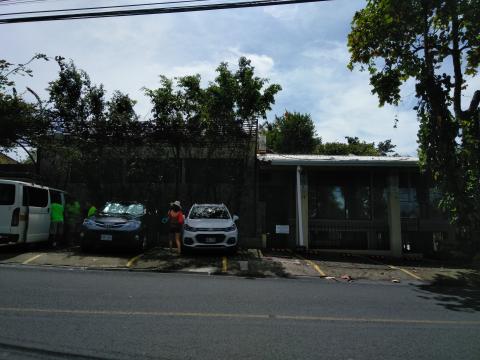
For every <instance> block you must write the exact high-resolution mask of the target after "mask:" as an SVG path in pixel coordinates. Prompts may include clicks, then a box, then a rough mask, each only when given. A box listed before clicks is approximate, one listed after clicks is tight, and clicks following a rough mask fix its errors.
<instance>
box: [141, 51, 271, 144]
mask: <svg viewBox="0 0 480 360" xmlns="http://www.w3.org/2000/svg"><path fill="white" fill-rule="evenodd" d="M200 82H201V78H200V75H190V76H184V77H180V78H176V79H174V80H172V79H168V78H167V77H165V76H160V87H159V88H157V89H145V94H146V95H147V96H148V97H149V98H150V100H151V102H152V105H153V108H152V129H151V130H152V132H151V134H152V136H153V137H154V138H155V139H159V140H165V141H168V142H169V143H170V144H171V145H172V146H174V147H175V146H178V145H179V144H182V145H188V144H189V143H199V142H216V143H217V144H221V143H231V142H232V141H236V140H239V139H243V138H250V137H251V136H252V135H254V134H255V133H256V128H257V122H258V119H259V118H264V119H265V118H266V113H267V111H268V110H270V109H271V106H272V104H274V103H275V99H274V97H275V94H276V93H277V92H278V91H280V90H281V87H280V85H277V84H272V85H268V86H267V83H268V80H267V79H262V78H259V77H257V76H255V74H254V67H253V66H252V65H251V63H250V60H247V59H246V58H244V57H242V58H240V59H239V61H238V69H237V71H236V72H233V71H231V70H230V69H229V67H228V64H227V63H222V64H220V66H219V67H218V68H217V77H216V78H215V80H214V81H213V82H212V83H210V84H209V85H208V86H207V87H206V88H202V87H201V85H200Z"/></svg>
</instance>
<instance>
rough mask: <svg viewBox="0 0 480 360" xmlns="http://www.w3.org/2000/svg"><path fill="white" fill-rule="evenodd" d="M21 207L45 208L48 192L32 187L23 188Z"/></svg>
mask: <svg viewBox="0 0 480 360" xmlns="http://www.w3.org/2000/svg"><path fill="white" fill-rule="evenodd" d="M23 205H24V206H34V207H46V206H47V205H48V190H47V189H40V188H36V187H32V186H24V187H23Z"/></svg>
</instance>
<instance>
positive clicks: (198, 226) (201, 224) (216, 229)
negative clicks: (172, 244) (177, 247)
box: [182, 204, 238, 251]
mask: <svg viewBox="0 0 480 360" xmlns="http://www.w3.org/2000/svg"><path fill="white" fill-rule="evenodd" d="M237 220H238V216H236V215H234V216H233V217H232V216H231V215H230V212H229V211H228V209H227V207H226V206H225V205H224V204H194V205H193V206H192V207H191V209H190V212H189V213H188V216H187V217H186V219H185V224H184V226H183V236H182V240H183V241H182V243H183V247H184V249H200V248H217V249H227V250H231V251H235V250H236V249H237V245H238V230H237V226H236V224H235V221H237Z"/></svg>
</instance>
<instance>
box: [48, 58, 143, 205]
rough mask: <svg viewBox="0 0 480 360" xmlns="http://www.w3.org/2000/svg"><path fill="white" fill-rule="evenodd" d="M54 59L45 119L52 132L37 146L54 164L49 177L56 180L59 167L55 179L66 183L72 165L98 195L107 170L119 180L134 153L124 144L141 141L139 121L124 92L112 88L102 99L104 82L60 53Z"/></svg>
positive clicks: (107, 173) (101, 191)
mask: <svg viewBox="0 0 480 360" xmlns="http://www.w3.org/2000/svg"><path fill="white" fill-rule="evenodd" d="M55 60H56V61H57V63H58V66H59V68H60V70H59V73H58V77H57V78H56V79H55V80H53V81H51V82H50V83H49V87H48V89H47V90H48V92H49V101H48V104H49V107H48V115H49V121H50V123H51V124H52V126H53V128H54V130H55V135H56V136H55V137H51V138H50V141H49V142H48V143H46V144H44V146H43V148H42V150H43V151H44V152H49V156H48V158H49V159H50V161H51V162H52V164H50V165H51V166H53V167H55V169H56V177H55V179H51V181H55V182H58V181H59V179H60V176H59V175H60V174H61V173H63V174H62V175H63V176H64V179H63V181H61V183H60V184H57V185H58V186H66V183H67V182H68V181H70V177H71V171H72V169H76V171H77V174H79V175H81V176H83V177H84V179H85V181H86V182H87V184H88V185H89V187H90V190H91V191H92V193H95V197H97V199H98V200H100V199H102V197H103V196H104V195H105V194H104V192H105V191H106V190H105V189H104V186H103V185H104V183H105V181H106V180H105V178H107V177H108V176H110V178H111V177H112V176H111V173H112V171H116V172H117V176H116V178H117V180H118V182H122V181H121V180H122V177H123V176H124V175H125V174H124V172H123V171H122V168H123V167H124V163H125V162H127V161H131V160H132V158H135V156H136V152H134V151H130V149H129V146H130V145H131V144H135V145H139V144H141V142H139V141H138V140H139V139H140V140H142V139H143V135H144V125H143V124H141V123H140V122H139V121H138V116H137V114H136V113H135V110H134V106H135V101H134V100H132V99H131V98H130V97H129V96H128V95H127V94H123V93H121V92H120V91H114V93H113V95H112V97H111V98H110V100H107V98H106V91H105V89H104V87H103V85H101V84H100V85H93V84H92V82H91V80H90V77H89V76H88V74H87V73H86V72H85V71H83V70H81V69H78V68H77V67H76V66H75V64H74V63H73V62H72V61H69V62H66V61H65V59H64V58H62V57H59V56H57V57H56V58H55ZM59 135H60V136H59ZM118 163H121V164H122V166H121V167H120V166H119V164H118ZM122 183H123V182H122Z"/></svg>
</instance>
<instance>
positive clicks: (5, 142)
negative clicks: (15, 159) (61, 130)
mask: <svg viewBox="0 0 480 360" xmlns="http://www.w3.org/2000/svg"><path fill="white" fill-rule="evenodd" d="M39 59H43V60H47V61H48V58H47V57H46V56H45V55H43V54H37V55H35V56H33V57H32V58H31V59H30V60H29V61H27V62H26V63H24V64H12V63H10V62H8V61H6V60H1V59H0V114H1V116H0V129H1V132H0V150H7V151H8V150H11V149H13V148H15V147H21V148H23V149H24V150H25V151H26V152H27V154H29V155H30V160H31V162H32V163H34V164H35V159H34V157H33V156H32V154H31V148H32V147H36V146H38V144H39V143H40V142H41V141H42V139H43V137H44V136H45V135H46V134H47V133H48V131H49V124H48V121H47V119H46V118H45V116H44V115H45V114H44V112H43V109H42V104H41V102H39V103H35V104H33V103H30V102H28V101H26V100H25V99H24V98H23V96H21V95H19V94H18V93H17V90H16V88H15V81H14V77H15V76H29V77H31V76H33V75H32V70H31V69H30V68H29V67H28V65H29V64H30V63H32V62H33V61H35V60H39ZM27 89H28V91H30V92H32V93H33V91H32V90H31V89H29V88H27ZM33 94H34V95H35V96H36V94H35V93H33Z"/></svg>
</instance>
